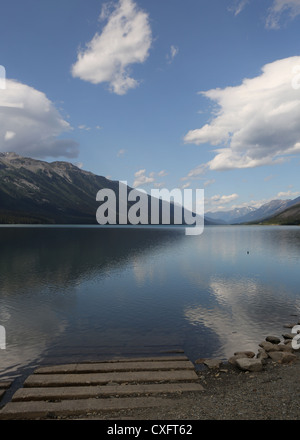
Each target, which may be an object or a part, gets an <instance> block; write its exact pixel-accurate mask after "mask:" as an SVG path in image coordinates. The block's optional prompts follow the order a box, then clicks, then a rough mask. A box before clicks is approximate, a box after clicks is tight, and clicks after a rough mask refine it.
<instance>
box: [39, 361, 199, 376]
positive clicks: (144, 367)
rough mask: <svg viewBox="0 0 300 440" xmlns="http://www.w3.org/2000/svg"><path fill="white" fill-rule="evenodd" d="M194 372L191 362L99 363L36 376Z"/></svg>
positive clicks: (50, 369)
mask: <svg viewBox="0 0 300 440" xmlns="http://www.w3.org/2000/svg"><path fill="white" fill-rule="evenodd" d="M185 369H186V370H194V366H193V364H192V362H190V361H173V360H172V361H150V362H148V361H135V362H97V363H79V364H65V365H54V366H48V367H40V368H37V369H36V370H35V371H34V373H35V374H65V373H88V372H90V373H100V372H114V371H152V370H185Z"/></svg>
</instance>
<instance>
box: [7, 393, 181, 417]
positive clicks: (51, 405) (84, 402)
mask: <svg viewBox="0 0 300 440" xmlns="http://www.w3.org/2000/svg"><path fill="white" fill-rule="evenodd" d="M172 404H174V401H173V400H172V399H164V398H155V397H136V398H130V397H128V398H126V397H124V398H122V399H117V398H112V399H110V398H108V399H79V400H63V401H61V402H10V403H8V404H7V405H6V406H5V407H4V408H3V409H2V410H1V411H0V420H19V419H22V420H26V419H39V418H54V417H67V416H82V415H87V414H92V413H101V412H108V411H116V410H122V409H136V408H151V407H158V406H170V405H172Z"/></svg>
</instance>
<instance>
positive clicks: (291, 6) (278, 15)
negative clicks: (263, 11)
mask: <svg viewBox="0 0 300 440" xmlns="http://www.w3.org/2000/svg"><path fill="white" fill-rule="evenodd" d="M285 13H287V15H288V17H289V18H290V19H294V18H295V17H297V16H298V15H300V0H274V1H273V4H272V6H271V7H270V8H269V10H268V16H267V20H266V27H267V28H269V29H278V28H279V27H280V20H281V19H282V16H283V15H284V14H285Z"/></svg>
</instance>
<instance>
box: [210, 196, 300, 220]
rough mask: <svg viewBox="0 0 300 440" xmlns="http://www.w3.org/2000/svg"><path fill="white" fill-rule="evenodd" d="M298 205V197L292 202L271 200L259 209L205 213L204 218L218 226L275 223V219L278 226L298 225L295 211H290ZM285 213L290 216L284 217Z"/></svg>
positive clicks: (299, 200) (299, 199) (299, 201)
mask: <svg viewBox="0 0 300 440" xmlns="http://www.w3.org/2000/svg"><path fill="white" fill-rule="evenodd" d="M299 204H300V197H298V198H296V199H294V200H272V201H271V202H268V203H265V204H264V205H262V206H260V207H259V208H253V207H245V208H241V209H239V208H236V209H233V210H230V211H219V212H207V213H206V216H207V218H211V219H212V220H214V221H215V222H217V223H219V224H231V225H235V224H245V223H263V222H267V223H276V222H277V220H276V219H278V223H280V224H284V222H287V223H286V224H298V223H297V222H298V220H299V223H300V218H299V219H297V215H296V213H297V210H293V211H290V209H291V208H293V207H294V206H297V205H299ZM299 206H300V205H299ZM285 212H287V213H288V212H289V213H290V214H286V215H285V214H284V213H285ZM279 220H280V221H279Z"/></svg>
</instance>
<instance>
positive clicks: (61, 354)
mask: <svg viewBox="0 0 300 440" xmlns="http://www.w3.org/2000/svg"><path fill="white" fill-rule="evenodd" d="M0 245H1V254H0V289H1V291H0V325H1V326H3V327H4V328H5V331H6V348H5V349H1V350H0V357H1V366H0V375H1V379H4V378H11V377H17V376H19V375H21V374H22V373H24V371H26V369H28V368H33V367H35V366H36V365H40V364H41V363H53V362H55V363H60V362H72V361H75V362H76V361H84V360H101V359H111V358H113V357H122V356H136V355H148V354H149V355H151V354H153V355H157V354H159V353H162V352H165V351H169V350H178V349H179V350H184V352H185V354H186V355H187V356H189V358H190V359H191V360H193V361H194V360H196V359H197V358H200V357H202V358H203V357H218V358H222V359H226V358H228V357H229V356H231V355H232V354H233V352H234V351H237V350H243V349H250V350H254V351H257V345H258V343H259V342H261V341H262V339H264V338H265V337H266V336H267V335H268V334H273V335H279V336H280V335H281V334H282V333H286V332H287V331H286V330H284V329H283V325H284V324H287V323H290V322H295V321H296V322H297V320H299V314H300V286H299V268H300V228H299V227H276V226H270V227H265V226H217V227H214V226H213V227H206V228H205V230H204V233H203V234H202V235H199V236H186V235H185V232H184V228H180V227H178V228H176V227H174V228H170V227H149V228H148V227H141V228H134V227H131V226H130V227H123V228H118V227H117V228H114V227H100V226H95V227H45V226H36V227H35V226H28V227H17V226H15V227H8V226H2V227H0ZM292 315H297V316H298V318H297V317H296V316H292Z"/></svg>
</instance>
